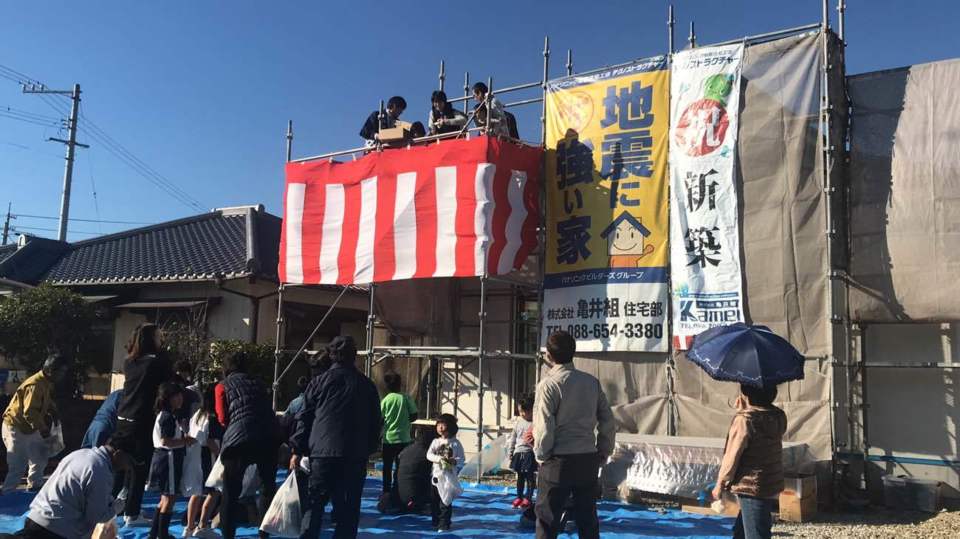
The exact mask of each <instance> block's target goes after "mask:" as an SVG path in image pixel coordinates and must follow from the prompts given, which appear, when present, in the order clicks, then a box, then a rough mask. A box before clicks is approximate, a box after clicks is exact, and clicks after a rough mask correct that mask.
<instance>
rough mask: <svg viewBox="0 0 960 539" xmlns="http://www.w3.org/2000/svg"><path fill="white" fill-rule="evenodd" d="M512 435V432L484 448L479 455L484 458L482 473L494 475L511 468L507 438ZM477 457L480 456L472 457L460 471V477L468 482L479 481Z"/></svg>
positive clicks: (499, 437)
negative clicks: (498, 471)
mask: <svg viewBox="0 0 960 539" xmlns="http://www.w3.org/2000/svg"><path fill="white" fill-rule="evenodd" d="M512 435H513V432H512V431H511V432H510V433H509V434H502V435H500V436H498V437H497V438H496V439H494V440H492V441H491V442H490V443H488V444H487V445H485V446H483V450H482V451H481V452H480V453H479V455H482V456H483V469H482V470H480V473H482V474H488V473H494V472H496V471H497V470H501V469H509V468H510V455H508V454H507V436H512ZM477 455H478V454H477V453H475V454H474V455H473V456H472V457H470V460H468V461H467V462H466V464H465V465H464V466H463V469H462V470H460V477H463V478H464V479H466V480H467V481H476V480H477V464H478V462H479V460H480V459H479V458H477Z"/></svg>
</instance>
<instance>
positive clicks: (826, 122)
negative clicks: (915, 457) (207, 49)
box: [273, 0, 952, 481]
mask: <svg viewBox="0 0 960 539" xmlns="http://www.w3.org/2000/svg"><path fill="white" fill-rule="evenodd" d="M828 3H829V2H828V0H822V13H821V21H820V22H816V23H811V24H807V25H803V26H798V27H794V28H788V29H784V30H778V31H774V32H769V33H764V34H760V35H754V36H745V37H742V38H739V39H734V40H730V41H726V42H721V43H717V44H715V45H725V44H731V43H744V44H746V45H752V44H759V43H764V42H768V41H773V40H776V39H781V38H785V37H789V36H792V35H799V34H804V33H808V32H816V31H819V32H821V34H822V37H823V45H822V46H823V51H822V52H823V56H822V64H823V69H822V73H821V76H822V84H821V96H820V113H819V114H820V116H819V117H820V135H821V137H822V151H823V154H822V156H821V157H822V160H823V161H822V181H823V185H822V197H823V199H824V203H825V206H826V208H827V210H826V223H825V228H826V230H825V236H826V238H827V239H826V242H827V253H828V256H827V257H826V260H825V263H824V268H823V271H824V272H825V273H826V274H827V275H828V276H829V277H828V286H827V287H826V290H825V294H826V305H827V306H828V307H827V309H828V310H829V312H828V313H826V315H827V316H829V318H830V320H831V322H832V327H833V329H832V330H831V333H832V339H833V340H832V341H831V353H830V355H829V356H828V357H815V358H813V357H810V358H807V359H808V360H819V361H824V360H825V361H827V362H829V364H830V365H832V366H843V367H844V372H845V373H846V380H845V382H846V383H845V384H844V386H845V388H846V390H847V391H848V392H849V391H851V389H850V388H851V386H852V383H853V380H852V378H853V369H855V368H860V369H862V368H863V367H864V365H863V364H862V361H861V364H860V365H857V366H854V367H852V368H851V366H850V365H849V363H848V362H846V361H845V358H846V357H847V355H846V354H845V353H844V354H843V357H841V358H837V357H836V356H835V354H834V353H833V351H834V350H837V349H840V350H847V349H848V348H849V346H848V345H849V342H848V340H847V337H848V336H849V335H851V330H852V329H853V324H852V323H851V321H850V318H849V316H847V315H846V312H845V308H846V304H845V301H842V300H840V299H838V298H843V297H844V296H845V294H846V292H845V290H844V287H845V286H846V284H845V283H846V281H845V279H843V278H842V277H843V275H844V271H843V269H842V268H840V267H837V265H836V264H835V260H834V256H833V252H834V249H836V247H835V246H834V245H833V244H834V243H835V242H836V241H839V240H838V237H837V233H836V231H837V228H838V221H837V216H836V215H834V214H833V213H832V208H833V206H834V202H833V201H834V199H835V196H836V195H837V194H838V193H841V194H842V188H841V189H838V188H837V187H836V186H835V185H833V183H832V182H833V180H832V178H833V174H834V170H835V166H836V155H837V153H838V152H842V149H840V150H838V149H837V148H835V146H834V141H833V139H832V138H831V137H834V136H836V135H835V133H836V129H837V127H838V125H837V123H836V120H837V114H838V109H839V107H838V104H835V103H833V102H832V101H831V92H830V87H829V85H830V83H831V80H834V79H832V78H831V76H835V75H836V72H832V71H831V70H833V69H836V68H837V67H838V66H839V69H840V70H841V71H840V74H841V75H840V80H841V81H843V80H845V73H843V69H844V67H843V47H844V46H845V42H844V41H843V39H844V36H843V33H844V29H845V28H844V26H845V21H844V16H845V2H844V0H838V5H837V11H838V13H839V20H838V23H839V31H840V35H839V38H840V43H841V47H840V57H839V58H832V57H831V55H830V51H831V43H830V41H829V39H830V36H831V35H832V34H831V31H830V24H829V13H828ZM675 25H676V20H675V17H674V9H673V6H672V5H670V6H669V10H668V17H667V21H666V26H667V36H666V37H667V39H666V41H667V43H666V45H667V50H668V52H669V54H668V61H672V57H673V54H674V53H675V52H676V51H675V38H674V30H675ZM687 41H688V44H689V46H690V47H691V48H693V47H698V46H701V45H699V44H698V43H697V36H696V33H695V28H694V24H693V22H691V23H690V32H689V36H688V39H687ZM550 55H551V50H550V41H549V38H548V37H547V38H544V45H543V50H542V57H543V64H542V68H543V69H542V75H541V77H540V79H539V80H537V81H533V82H528V83H522V84H517V85H513V86H506V87H504V88H502V89H495V88H494V84H493V78H492V77H489V78H487V80H486V83H487V86H488V92H487V94H486V97H485V100H484V102H483V103H482V104H480V105H481V106H485V107H486V110H488V111H489V110H490V103H491V101H492V99H493V98H494V97H495V96H502V95H508V94H512V93H514V92H523V91H529V90H533V89H536V88H540V95H539V96H536V97H530V98H522V99H517V100H515V101H510V102H506V103H504V107H505V108H508V109H509V108H514V107H521V106H530V105H537V104H539V105H540V112H541V116H540V128H541V129H540V141H539V145H541V146H545V144H546V96H547V83H548V81H549V80H550ZM615 67H617V66H610V67H606V68H603V69H610V68H615ZM596 71H598V70H591V71H585V72H582V73H580V74H581V75H588V74H591V73H594V72H596ZM564 72H565V75H567V76H571V75H574V66H573V51H572V50H567V55H566V62H565V65H564ZM437 78H438V88H439V89H440V90H445V85H446V80H447V70H446V63H445V62H444V61H443V60H441V61H440V69H439V73H438V77H437ZM470 83H471V78H470V72H469V71H467V72H465V73H464V77H463V92H464V93H463V96H459V97H453V98H450V99H448V101H449V102H450V103H451V104H462V107H463V108H462V110H463V112H464V113H465V114H466V115H467V117H468V121H467V124H466V125H464V127H463V128H462V129H461V130H460V132H456V133H447V134H440V135H429V136H424V137H419V138H414V139H411V140H409V141H408V142H407V143H408V144H409V145H414V144H415V145H421V144H423V145H426V144H442V143H443V141H444V140H446V139H452V138H460V137H470V136H472V135H475V134H486V133H487V131H488V129H489V127H490V122H489V121H487V122H485V124H484V125H482V126H480V125H478V124H477V118H476V115H475V111H471V110H470V109H469V102H470V100H471V99H473V98H472V96H471V94H470V89H471V84H470ZM378 110H380V111H382V110H383V102H382V101H381V102H380V103H379V109H378ZM488 116H489V115H488ZM285 137H286V161H287V163H303V162H310V161H317V160H324V159H327V160H330V161H333V159H334V158H338V157H348V158H352V159H357V158H358V157H360V156H363V155H364V154H366V153H369V152H371V151H382V149H383V147H382V146H381V145H379V144H376V145H375V146H374V147H373V148H371V147H369V146H363V147H357V148H351V149H347V150H339V151H333V152H328V153H323V154H319V155H312V156H308V157H303V158H296V159H294V158H293V157H292V144H293V124H292V121H290V122H288V124H287V130H286V135H285ZM545 189H546V181H541V185H540V196H539V205H540V216H539V219H540V220H539V224H538V228H537V237H538V245H539V247H538V249H537V250H536V251H535V253H534V255H535V256H536V258H537V268H538V277H539V278H540V279H542V276H543V275H544V272H545V248H544V246H545V244H546V231H545V221H544V216H545V207H544V205H545V200H546V191H545ZM847 248H849V247H847ZM491 283H505V284H507V285H509V286H510V290H511V293H512V294H514V295H515V296H519V295H520V294H522V293H523V292H524V291H525V292H526V293H528V294H531V293H535V294H536V298H537V316H538V319H537V320H535V322H536V353H533V354H529V353H519V352H515V351H512V350H490V349H489V346H488V342H487V341H488V335H487V333H488V328H487V325H488V323H489V320H488V313H487V307H488V301H487V299H488V295H489V288H490V284H491ZM479 285H480V286H479V305H480V306H479V312H478V313H477V316H478V321H479V329H478V334H477V342H476V344H475V345H473V346H397V345H384V346H377V345H375V332H376V328H377V322H378V315H377V312H376V302H375V298H376V290H377V285H376V284H370V285H368V286H366V291H367V293H368V295H369V310H368V313H367V319H366V349H365V350H363V351H360V352H359V354H358V355H360V356H361V357H362V358H363V361H364V370H365V372H366V373H367V374H368V375H370V373H371V372H372V369H373V368H374V367H375V366H377V365H378V364H380V363H382V362H383V361H385V360H387V359H389V358H401V359H406V360H418V361H422V360H424V359H426V360H428V361H429V362H430V365H431V367H430V368H429V369H428V373H427V386H428V387H427V410H428V411H429V410H432V408H433V407H434V406H436V405H437V403H436V402H433V401H432V400H431V399H433V398H434V397H433V395H434V393H435V389H436V388H435V387H434V386H433V385H432V384H433V383H434V381H435V380H440V379H441V375H442V373H443V362H442V361H438V362H437V370H438V372H436V373H434V372H433V367H432V365H433V363H434V360H437V359H445V360H452V361H453V362H454V370H455V380H456V382H455V384H456V385H455V387H456V388H459V381H460V378H459V377H460V375H461V373H462V372H463V370H464V369H466V368H467V367H470V366H472V365H473V364H474V363H476V373H477V399H478V405H477V406H478V408H477V415H476V418H477V420H476V424H477V439H476V451H477V458H478V459H482V453H483V448H484V435H485V434H487V426H486V425H485V424H484V417H483V413H484V412H483V410H484V393H485V390H486V388H485V383H484V373H485V372H486V369H488V367H489V365H488V362H490V361H496V362H500V361H506V362H509V364H510V367H511V372H513V370H514V369H513V366H514V364H515V363H516V362H532V363H533V364H534V366H535V379H536V381H537V382H539V377H540V371H541V368H540V367H541V361H542V353H541V343H542V342H543V335H542V331H543V324H542V321H541V320H540V318H541V317H542V316H543V287H542V286H540V282H539V281H538V282H536V283H525V282H520V281H514V280H509V279H503V278H497V277H493V276H490V275H486V274H484V275H482V276H480V277H479ZM288 286H291V285H288V284H282V283H281V284H280V286H279V293H278V313H277V340H276V350H275V364H274V383H273V389H274V407H276V406H277V405H278V391H277V390H278V388H279V383H280V381H281V380H282V379H283V377H284V375H285V374H286V373H287V372H288V371H289V370H290V367H291V366H292V365H293V364H294V363H295V362H296V361H298V360H299V359H300V358H302V357H303V356H304V354H307V353H309V350H307V347H308V346H309V344H310V342H311V340H312V337H313V336H314V335H315V334H316V332H317V331H318V330H319V328H320V327H321V326H322V325H323V324H324V322H325V321H326V320H327V318H328V317H329V315H330V313H331V312H332V311H333V310H334V309H335V308H336V307H337V305H338V303H339V302H340V300H341V298H342V297H343V295H344V293H345V292H346V291H347V287H346V286H344V288H343V290H342V291H341V293H340V295H339V296H338V297H337V299H336V300H335V301H334V302H333V303H332V304H331V305H330V306H329V307H328V309H327V313H326V314H325V315H324V316H323V317H322V319H321V320H320V322H319V323H318V324H317V326H316V328H314V330H313V332H312V333H311V336H310V337H309V338H308V339H307V340H306V342H305V343H303V345H302V346H300V347H299V348H298V349H297V350H296V351H293V350H286V349H285V347H284V343H283V342H282V340H283V333H284V331H283V327H284V323H285V321H284V316H283V302H284V289H285V287H288ZM297 286H310V285H297ZM327 286H328V287H329V285H327ZM531 295H532V294H531ZM668 304H669V303H668ZM511 316H516V312H515V310H514V311H513V312H512V314H511ZM667 318H668V322H669V321H672V316H670V315H669V314H668V317H667ZM512 322H514V323H515V322H516V321H515V320H513V321H512ZM457 334H458V341H459V340H460V339H459V328H458V330H457ZM668 342H670V347H671V350H669V351H668V354H667V369H666V371H667V374H666V377H667V381H668V384H669V387H670V388H671V389H670V390H669V391H670V392H671V394H673V389H672V387H673V386H672V384H673V378H674V375H673V371H675V369H676V365H675V363H674V354H673V353H672V352H673V350H672V342H671V340H670V339H668ZM513 344H514V343H511V345H513ZM288 356H292V357H291V359H290V360H289V361H288V362H287V364H286V366H285V367H283V368H282V369H281V366H282V364H283V362H284V358H285V357H288ZM951 367H952V365H951V366H950V367H948V368H951ZM422 375H423V371H422V370H420V371H419V376H421V377H422ZM831 377H833V381H831V401H832V404H834V405H833V406H831V411H830V413H831V421H830V422H831V428H836V421H837V418H836V416H835V413H836V408H837V407H838V406H843V407H845V408H846V409H847V414H846V415H847V416H848V419H849V418H850V416H852V413H851V412H850V410H851V409H852V408H853V403H852V397H850V399H847V400H845V402H844V403H840V402H838V401H837V399H836V397H835V395H833V389H834V387H835V384H836V377H835V375H834V374H831ZM511 389H513V388H511ZM456 393H458V391H456ZM510 397H511V398H513V397H514V395H511V396H510ZM437 400H439V398H437ZM671 400H672V399H671ZM455 406H456V404H455ZM438 408H439V407H438ZM674 415H675V413H670V414H669V416H668V417H669V418H670V419H673V418H674ZM669 424H670V426H669V428H668V430H669V434H671V435H675V434H676V427H675V425H673V421H670V422H669ZM852 429H853V427H852V420H851V424H850V432H848V436H847V440H848V441H850V440H852V439H853V432H852ZM865 434H866V432H865V425H864V439H865V438H866V436H865ZM831 438H832V439H831V444H836V443H837V437H836V435H835V434H832V435H831ZM838 448H839V446H837V445H833V448H832V449H833V451H834V454H836V452H837V450H838ZM865 451H866V450H865V449H864V455H865ZM482 471H483V463H482V460H480V461H479V463H478V466H477V477H476V479H477V481H479V480H480V476H481V474H482Z"/></svg>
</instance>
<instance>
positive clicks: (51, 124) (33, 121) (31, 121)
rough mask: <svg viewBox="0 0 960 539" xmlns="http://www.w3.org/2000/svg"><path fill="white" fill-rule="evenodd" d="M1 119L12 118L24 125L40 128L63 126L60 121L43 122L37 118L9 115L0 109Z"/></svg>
mask: <svg viewBox="0 0 960 539" xmlns="http://www.w3.org/2000/svg"><path fill="white" fill-rule="evenodd" d="M0 117H4V118H10V119H11V120H18V121H21V122H24V123H28V124H33V125H38V126H40V127H57V126H58V125H60V124H61V122H60V120H54V121H42V120H37V119H35V118H30V117H25V116H21V115H19V114H16V113H9V112H7V111H5V110H2V109H0Z"/></svg>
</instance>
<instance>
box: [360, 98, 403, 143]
mask: <svg viewBox="0 0 960 539" xmlns="http://www.w3.org/2000/svg"><path fill="white" fill-rule="evenodd" d="M406 109H407V101H406V100H405V99H404V98H402V97H400V96H398V95H395V96H393V97H391V98H390V99H389V100H388V101H387V106H386V109H385V110H384V112H383V114H381V113H380V111H379V110H375V111H373V112H371V113H370V116H367V121H365V122H363V127H362V128H361V129H360V136H361V137H363V138H364V139H365V140H366V141H367V144H368V145H373V144H375V143H376V142H377V140H378V139H379V133H380V130H381V129H390V128H392V127H396V125H397V120H399V119H400V115H401V114H403V111H405V110H406Z"/></svg>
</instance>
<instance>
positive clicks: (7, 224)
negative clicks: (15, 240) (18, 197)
mask: <svg viewBox="0 0 960 539" xmlns="http://www.w3.org/2000/svg"><path fill="white" fill-rule="evenodd" d="M11 206H13V203H12V202H7V218H6V219H4V220H3V242H0V245H6V244H7V238H8V237H10V208H11Z"/></svg>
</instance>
